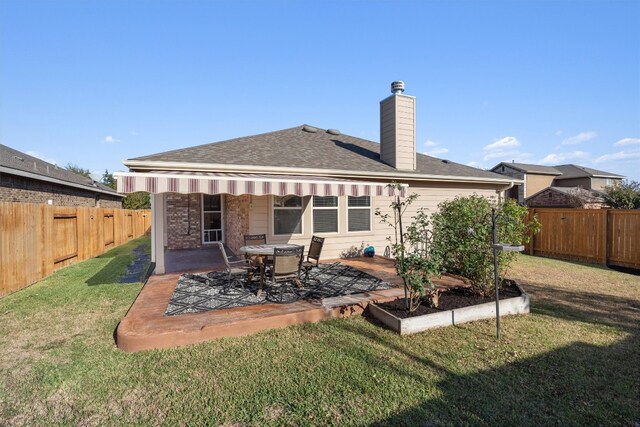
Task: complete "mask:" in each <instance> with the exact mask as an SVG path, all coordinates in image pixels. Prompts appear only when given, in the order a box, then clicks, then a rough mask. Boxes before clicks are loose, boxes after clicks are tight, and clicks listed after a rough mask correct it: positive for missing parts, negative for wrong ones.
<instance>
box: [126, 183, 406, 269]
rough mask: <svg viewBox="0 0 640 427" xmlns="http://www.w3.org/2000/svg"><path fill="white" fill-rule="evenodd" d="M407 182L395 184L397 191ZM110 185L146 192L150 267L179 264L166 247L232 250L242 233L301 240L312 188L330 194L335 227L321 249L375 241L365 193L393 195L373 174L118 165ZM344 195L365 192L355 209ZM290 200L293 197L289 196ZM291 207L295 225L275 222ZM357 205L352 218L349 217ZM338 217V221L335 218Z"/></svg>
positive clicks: (307, 234) (333, 252)
mask: <svg viewBox="0 0 640 427" xmlns="http://www.w3.org/2000/svg"><path fill="white" fill-rule="evenodd" d="M407 187H408V186H407V185H403V186H402V187H401V190H400V194H401V195H402V196H404V195H405V193H406V189H407ZM118 189H119V191H121V192H125V193H129V192H135V191H146V192H149V193H151V208H152V214H153V221H152V229H151V238H152V262H154V263H155V271H154V273H155V274H164V273H168V272H171V271H177V270H179V269H182V270H185V268H180V266H179V265H176V263H174V262H173V260H175V258H176V257H179V253H177V252H176V253H175V254H172V252H173V251H175V250H177V249H201V248H202V249H203V250H204V249H205V248H207V247H210V246H212V245H211V244H213V243H215V242H218V241H221V242H223V243H224V244H225V245H226V246H227V247H228V248H229V249H230V250H231V251H232V252H235V253H238V250H239V248H240V246H242V245H243V244H244V243H243V236H244V235H245V234H266V235H267V236H268V240H269V243H275V244H284V243H294V244H298V245H308V242H309V240H310V238H311V235H312V234H314V233H316V231H317V230H315V228H316V227H315V225H314V226H313V227H312V226H311V224H312V222H313V221H315V219H314V218H315V216H313V217H312V214H313V215H315V214H316V212H315V211H313V212H312V210H313V209H315V206H314V208H313V209H312V208H311V206H312V203H311V201H312V199H313V198H314V196H317V198H333V199H334V200H335V206H334V208H333V209H334V211H333V212H334V213H333V215H334V217H333V219H330V220H331V221H334V222H333V227H335V229H334V231H331V232H329V233H328V237H330V239H329V240H328V245H327V247H325V254H324V255H326V257H329V258H331V257H337V256H340V252H342V251H344V250H348V249H349V248H350V247H352V246H359V245H360V244H363V243H364V241H365V240H366V241H367V243H368V244H375V243H378V245H380V244H382V242H383V241H384V238H385V237H386V234H385V235H384V236H381V235H377V233H376V232H375V230H374V227H375V226H376V225H375V224H374V223H373V222H374V221H373V211H374V206H373V199H374V198H382V196H384V197H385V198H387V197H389V196H393V195H394V190H393V189H392V188H390V187H388V185H387V183H386V182H381V181H354V180H346V179H339V178H334V177H319V176H292V175H257V174H231V173H220V172H215V173H214V172H186V171H152V172H128V173H119V174H118ZM347 198H349V200H351V199H352V198H361V199H362V198H365V200H364V204H363V205H362V206H358V208H359V210H358V209H355V208H351V209H350V208H348V204H347ZM338 199H339V200H340V201H339V202H338ZM292 200H297V202H295V201H294V203H290V202H291V201H292ZM313 200H315V199H313ZM385 200H386V199H385ZM360 202H363V201H362V200H360ZM279 203H281V204H279ZM287 203H288V204H287ZM385 204H387V202H386V201H385ZM349 206H351V205H349ZM296 209H297V211H296ZM296 212H299V213H297V215H299V217H298V218H297V219H295V221H298V225H297V228H296V227H295V226H294V227H289V224H285V225H284V226H283V227H281V228H282V229H278V227H279V224H280V222H279V220H280V219H281V220H282V221H292V218H293V216H295V215H296ZM324 213H325V214H327V215H331V214H332V212H324ZM358 213H360V218H356V214H358ZM347 217H349V218H351V217H353V221H358V220H360V223H359V224H357V226H359V227H361V229H362V230H366V231H364V232H363V231H360V229H358V230H357V231H356V232H352V230H351V229H349V232H348V233H347V232H346V231H347V225H346V221H347ZM338 221H342V222H341V223H340V224H337V222H338ZM362 221H365V222H362ZM320 225H324V224H320ZM288 227H289V228H288ZM321 231H322V230H321ZM325 232H326V230H325ZM324 255H323V256H324ZM184 262H186V263H187V264H185V265H188V263H189V262H190V258H189V257H188V256H185V257H184Z"/></svg>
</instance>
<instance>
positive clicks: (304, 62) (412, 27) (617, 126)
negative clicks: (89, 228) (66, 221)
mask: <svg viewBox="0 0 640 427" xmlns="http://www.w3.org/2000/svg"><path fill="white" fill-rule="evenodd" d="M638 22H640V1H619V0H618V1H616V0H607V1H579V0H574V1H535V2H530V1H516V0H513V1H499V2H495V1H475V2H472V1H447V2H445V1H432V2H428V1H415V2H414V1H335V2H333V1H296V2H294V1H260V2H254V1H236V2H224V1H196V0H190V1H135V0H134V1H97V0H96V1H80V0H74V1H55V0H49V1H31V0H26V1H25V0H21V1H13V0H2V1H0V143H2V144H4V145H8V146H10V147H12V148H15V149H17V150H20V151H23V152H26V153H28V154H31V155H34V156H36V157H39V158H42V159H44V160H47V161H50V162H53V163H57V164H59V165H62V166H65V165H67V164H68V163H72V164H76V165H78V166H80V167H83V168H88V169H90V170H91V171H93V172H94V173H97V174H101V173H102V172H104V170H105V169H108V170H109V171H110V172H113V171H116V170H126V167H125V166H124V165H123V164H122V160H124V159H128V158H133V157H137V156H142V155H148V154H152V153H157V152H162V151H167V150H172V149H177V148H183V147H189V146H194V145H200V144H205V143H209V142H215V141H221V140H225V139H230V138H235V137H240V136H247V135H253V134H258V133H263V132H270V131H274V130H280V129H285V128H290V127H294V126H298V125H301V124H310V125H313V126H317V127H320V128H325V129H326V128H335V129H339V130H340V131H341V132H342V133H345V134H349V135H353V136H357V137H361V138H365V139H369V140H372V141H379V101H380V100H382V99H384V98H385V97H387V96H388V95H389V94H390V83H391V82H392V81H394V80H403V81H404V82H405V84H406V92H405V93H406V94H408V95H412V96H415V97H416V99H417V100H416V103H417V107H416V108H417V113H416V122H417V139H416V145H417V150H418V152H421V153H428V154H430V155H433V156H436V157H439V158H444V159H449V160H452V161H455V162H458V163H463V164H467V165H470V166H475V167H479V168H491V167H493V166H495V165H496V164H498V163H499V162H501V161H516V162H523V163H536V164H545V165H556V164H566V163H577V164H581V165H584V166H589V167H593V168H596V169H601V170H605V171H608V172H613V173H618V174H622V175H625V176H627V177H628V178H629V179H633V180H640V25H638Z"/></svg>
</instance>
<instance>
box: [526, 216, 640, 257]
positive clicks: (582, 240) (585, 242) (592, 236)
mask: <svg viewBox="0 0 640 427" xmlns="http://www.w3.org/2000/svg"><path fill="white" fill-rule="evenodd" d="M529 215H530V216H531V217H533V215H536V216H537V217H538V221H539V222H540V225H541V229H540V232H539V233H537V234H535V235H533V236H532V237H531V241H530V243H529V244H528V245H527V246H526V248H525V251H526V253H529V254H531V255H541V256H546V257H550V258H561V259H569V260H576V261H584V262H590V263H596V264H604V265H615V266H620V267H630V268H638V269H640V210H638V209H635V210H622V209H557V208H535V209H530V210H529Z"/></svg>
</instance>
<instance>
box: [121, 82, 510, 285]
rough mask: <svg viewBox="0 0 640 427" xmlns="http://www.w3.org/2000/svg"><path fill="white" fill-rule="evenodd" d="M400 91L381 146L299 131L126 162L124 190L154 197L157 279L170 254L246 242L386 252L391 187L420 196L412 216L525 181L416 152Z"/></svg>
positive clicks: (332, 251) (327, 254) (385, 118)
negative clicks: (316, 238) (262, 237)
mask: <svg viewBox="0 0 640 427" xmlns="http://www.w3.org/2000/svg"><path fill="white" fill-rule="evenodd" d="M403 92H404V83H402V82H394V83H392V95H391V96H389V97H387V98H385V99H384V100H382V101H381V102H380V143H379V144H378V143H376V142H373V141H368V140H365V139H361V138H357V137H354V136H349V135H345V134H342V133H341V132H340V131H338V130H336V129H321V128H319V127H314V126H310V125H300V126H296V127H293V128H290V129H284V130H279V131H275V132H270V133H264V134H260V135H253V136H246V137H241V138H236V139H231V140H228V141H221V142H216V143H212V144H206V145H200V146H196V147H190V148H183V149H177V150H173V151H168V152H164V153H159V154H152V155H148V156H143V157H137V158H133V159H129V160H125V161H124V164H125V165H126V166H127V167H128V168H129V172H120V173H117V174H116V177H117V180H118V190H119V191H121V192H125V193H130V192H134V191H147V192H149V193H152V204H151V208H152V211H153V221H152V233H151V234H152V260H153V261H154V262H155V263H156V270H155V271H156V273H159V274H161V273H164V271H165V270H164V268H165V267H164V265H165V263H164V259H165V248H166V249H167V250H178V249H188V248H199V247H205V246H207V245H210V244H212V243H215V242H217V241H223V242H224V243H225V244H226V245H227V246H228V247H229V248H230V249H232V250H233V251H238V249H239V247H240V246H242V245H243V235H244V234H261V233H265V234H266V235H267V240H268V241H269V243H294V244H300V245H305V246H308V245H309V241H310V239H311V236H312V235H320V236H323V237H326V241H325V246H324V249H323V253H322V255H323V258H325V259H327V258H337V257H339V256H340V255H341V254H342V253H344V252H346V251H348V250H349V249H350V248H352V247H360V246H361V245H362V244H365V245H372V246H374V248H375V249H376V251H377V252H378V253H382V252H383V251H384V248H385V247H386V246H387V245H388V244H389V242H388V241H387V240H386V237H387V236H389V235H390V234H391V233H392V231H391V230H390V229H389V228H388V226H386V225H381V224H380V223H379V221H378V220H377V219H376V217H375V216H374V212H375V210H376V209H380V210H381V211H382V212H388V213H390V214H391V210H390V208H389V204H390V202H391V201H392V200H393V197H394V192H393V190H392V189H390V187H387V184H389V183H391V182H398V183H401V184H402V185H403V187H402V190H401V192H400V193H401V196H405V195H407V194H408V193H417V194H418V195H419V199H418V200H419V201H418V202H417V203H416V204H414V206H412V208H413V209H414V211H415V209H417V208H418V207H425V208H428V209H430V210H431V211H432V212H434V211H435V210H436V208H437V205H438V204H439V203H440V202H442V201H443V200H447V199H452V198H454V197H456V196H459V195H461V196H464V195H471V194H479V195H483V196H490V197H496V196H497V197H500V196H501V194H502V192H503V191H505V190H507V189H509V188H511V187H512V186H513V185H514V184H515V183H520V182H521V181H520V180H518V179H513V178H511V177H505V176H503V175H499V174H495V173H493V172H488V171H483V170H479V169H476V168H472V167H468V166H464V165H461V164H457V163H454V162H451V161H448V160H441V159H438V158H435V157H431V156H427V155H423V154H418V153H416V141H415V131H416V128H415V117H416V116H415V104H416V100H415V98H414V97H412V96H408V95H405V94H404V93H403ZM408 214H409V215H411V212H409V213H408Z"/></svg>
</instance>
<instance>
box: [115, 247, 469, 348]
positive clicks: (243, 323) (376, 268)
mask: <svg viewBox="0 0 640 427" xmlns="http://www.w3.org/2000/svg"><path fill="white" fill-rule="evenodd" d="M173 252H178V251H173ZM181 252H183V251H181ZM184 252H185V253H184V254H177V255H179V257H176V260H177V259H185V260H188V262H187V263H185V264H184V267H187V268H188V270H182V271H180V272H177V271H176V272H173V273H168V274H164V275H154V276H151V277H150V278H149V280H148V281H147V283H146V284H145V286H144V288H143V289H142V291H141V292H140V295H139V296H138V298H137V299H136V301H135V302H134V303H133V305H132V306H131V308H130V309H129V312H128V313H127V315H126V316H125V317H124V318H123V319H122V321H121V322H120V324H119V325H118V328H117V332H116V342H117V345H118V348H120V349H121V350H123V351H127V352H136V351H141V350H150V349H161V348H172V347H178V346H183V345H189V344H195V343H199V342H205V341H209V340H212V339H216V338H222V337H234V336H242V335H248V334H252V333H256V332H259V331H262V330H266V329H273V328H282V327H286V326H289V325H293V324H298V323H305V322H318V321H321V320H325V319H330V318H335V317H348V316H351V315H353V314H359V313H362V312H363V311H364V310H365V309H366V307H367V305H368V304H369V303H370V302H376V301H378V302H382V301H389V300H393V299H396V298H398V297H401V296H402V295H403V294H404V292H403V289H402V280H401V279H400V278H399V277H398V276H397V275H396V273H395V269H394V266H393V261H392V260H389V259H387V258H383V257H378V256H376V257H373V258H355V259H346V260H345V259H340V260H331V261H329V260H327V261H326V262H336V261H339V262H341V263H344V264H347V265H349V266H351V267H353V268H357V269H359V270H362V271H364V272H366V273H368V274H370V275H372V276H375V277H377V278H379V279H381V280H383V281H385V282H387V283H389V284H392V285H395V286H397V287H395V288H392V289H384V290H378V291H372V292H367V293H360V294H352V295H346V296H341V297H334V298H324V299H322V300H321V301H305V300H299V301H296V302H292V303H288V304H263V305H254V306H247V307H237V308H231V309H223V310H212V311H206V312H202V313H192V314H184V315H179V316H165V315H164V313H165V310H166V308H167V304H168V302H169V300H170V298H171V296H172V294H173V291H174V289H175V286H176V283H177V281H178V278H179V276H180V274H182V273H184V272H186V271H189V272H193V271H196V270H197V271H212V270H219V269H221V267H222V262H221V260H219V253H218V251H217V250H214V249H206V250H205V249H198V250H195V251H193V250H189V251H184ZM186 252H189V254H186ZM168 254H171V253H170V252H168ZM461 284H462V282H461V281H460V280H458V279H455V278H452V277H448V276H443V277H442V278H441V279H438V280H437V285H438V286H440V287H450V286H459V285H461Z"/></svg>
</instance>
